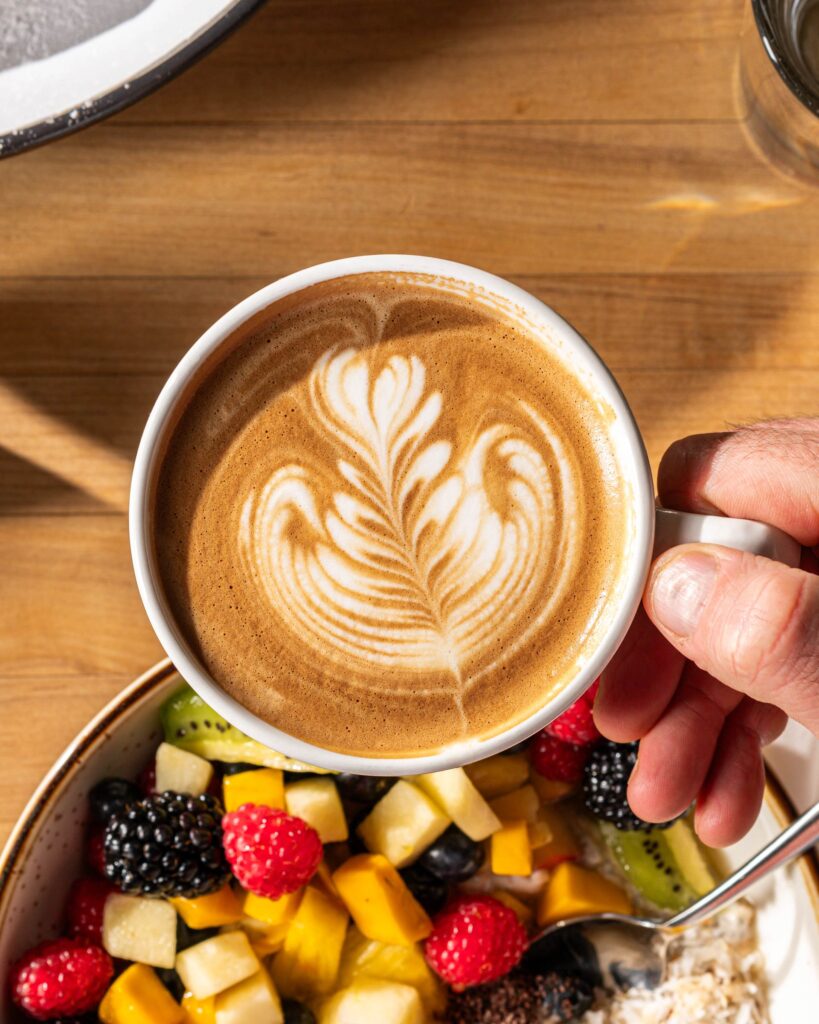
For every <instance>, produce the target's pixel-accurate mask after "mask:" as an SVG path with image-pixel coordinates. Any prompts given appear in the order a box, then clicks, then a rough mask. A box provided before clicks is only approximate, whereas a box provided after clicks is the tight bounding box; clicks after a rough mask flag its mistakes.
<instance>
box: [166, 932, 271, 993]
mask: <svg viewBox="0 0 819 1024" xmlns="http://www.w3.org/2000/svg"><path fill="white" fill-rule="evenodd" d="M260 969H261V964H260V963H259V960H258V957H257V956H256V954H255V953H254V952H253V948H252V947H251V945H250V940H249V939H248V937H247V936H246V935H245V933H244V932H241V931H233V932H227V933H225V934H224V935H216V936H214V938H212V939H205V941H204V942H199V943H197V945H195V946H191V947H190V948H189V949H185V950H183V951H182V952H181V953H180V954H179V955H178V956H177V958H176V973H177V974H178V975H179V977H180V978H181V979H182V983H183V985H184V986H185V988H186V989H188V991H189V992H192V993H193V994H194V996H195V997H196V998H197V999H207V998H208V997H209V996H215V995H217V994H218V993H219V992H224V990H225V989H226V988H230V987H231V985H238V984H239V982H240V981H244V980H245V978H249V977H250V976H251V974H256V973H257V971H259V970H260Z"/></svg>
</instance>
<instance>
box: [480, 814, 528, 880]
mask: <svg viewBox="0 0 819 1024" xmlns="http://www.w3.org/2000/svg"><path fill="white" fill-rule="evenodd" d="M490 844H491V846H490V863H491V866H492V872H493V874H495V875H531V873H532V848H531V847H530V846H529V831H528V828H527V824H526V822H525V821H508V822H506V824H505V825H504V826H503V828H502V829H501V830H500V831H499V832H494V833H493V834H492V838H491V839H490Z"/></svg>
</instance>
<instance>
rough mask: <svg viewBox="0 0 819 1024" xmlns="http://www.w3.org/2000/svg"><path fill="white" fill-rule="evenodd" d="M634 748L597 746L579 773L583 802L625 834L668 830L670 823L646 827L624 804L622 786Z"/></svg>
mask: <svg viewBox="0 0 819 1024" xmlns="http://www.w3.org/2000/svg"><path fill="white" fill-rule="evenodd" d="M637 747H638V744H637V743H612V742H611V741H610V740H603V742H602V743H599V744H598V745H597V746H596V747H595V748H594V749H593V750H592V751H591V753H590V754H589V759H588V761H587V762H586V767H585V769H584V770H583V800H584V802H585V804H586V807H588V809H589V810H590V811H591V812H592V814H593V815H595V817H597V818H602V819H603V821H610V822H611V823H612V825H614V826H615V828H619V829H623V830H626V831H629V832H636V831H643V832H647V831H648V830H649V829H653V828H668V826H669V825H670V824H671V822H670V821H667V822H664V823H663V824H662V825H653V824H650V823H649V822H647V821H643V819H642V818H638V817H637V815H636V814H635V813H634V811H632V809H631V808H630V807H629V805H628V800H627V798H626V787H627V786H628V780H629V776H630V775H631V773H632V771H633V770H634V765H635V764H636V763H637Z"/></svg>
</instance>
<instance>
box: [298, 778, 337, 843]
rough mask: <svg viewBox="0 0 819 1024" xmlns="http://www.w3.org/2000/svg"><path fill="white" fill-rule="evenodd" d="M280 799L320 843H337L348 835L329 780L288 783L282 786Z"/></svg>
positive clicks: (332, 783) (306, 780) (334, 787)
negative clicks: (304, 823)
mask: <svg viewBox="0 0 819 1024" xmlns="http://www.w3.org/2000/svg"><path fill="white" fill-rule="evenodd" d="M284 800H285V804H286V806H287V813H288V814H294V815H295V816H296V817H297V818H301V819H302V821H306V822H307V824H308V825H312V826H313V828H314V829H315V830H316V832H318V834H319V838H320V839H321V841H322V842H323V843H341V842H344V840H345V839H346V838H347V836H348V835H349V830H348V828H347V818H346V817H345V815H344V808H343V807H342V806H341V797H340V796H339V795H338V790H337V789H336V784H335V782H333V780H332V779H331V778H327V777H326V776H325V777H324V778H320V779H319V778H314V779H313V778H311V779H301V780H300V781H299V782H291V783H289V785H287V786H285V787H284Z"/></svg>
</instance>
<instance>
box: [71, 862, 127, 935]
mask: <svg viewBox="0 0 819 1024" xmlns="http://www.w3.org/2000/svg"><path fill="white" fill-rule="evenodd" d="M112 892H115V889H114V887H113V886H112V885H111V884H110V883H109V882H103V881H102V880H101V879H99V878H78V879H77V881H76V882H75V883H74V884H73V885H72V886H71V892H70V893H69V894H68V906H67V908H66V916H67V918H68V934H69V935H70V936H71V938H72V939H85V940H87V941H88V942H96V943H99V944H101V943H102V917H103V912H104V910H105V901H106V900H107V899H108V897H109V896H110V895H111V893H112Z"/></svg>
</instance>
